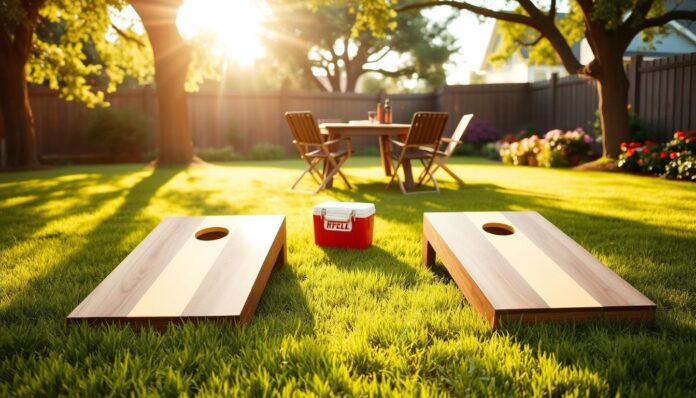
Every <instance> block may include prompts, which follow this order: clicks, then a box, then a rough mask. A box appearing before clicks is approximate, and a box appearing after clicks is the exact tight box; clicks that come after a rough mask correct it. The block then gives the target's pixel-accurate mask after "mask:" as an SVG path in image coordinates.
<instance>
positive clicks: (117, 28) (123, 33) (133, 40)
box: [111, 23, 145, 47]
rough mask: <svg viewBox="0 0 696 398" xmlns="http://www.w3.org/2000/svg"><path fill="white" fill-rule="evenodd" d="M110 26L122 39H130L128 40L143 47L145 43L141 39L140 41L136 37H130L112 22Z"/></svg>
mask: <svg viewBox="0 0 696 398" xmlns="http://www.w3.org/2000/svg"><path fill="white" fill-rule="evenodd" d="M111 27H112V28H113V29H114V30H115V31H116V33H117V34H118V35H119V36H120V37H122V38H123V39H125V40H128V41H130V42H133V43H135V44H137V45H139V46H140V47H145V43H143V42H142V41H140V40H139V39H138V38H136V37H132V36H131V35H129V34H127V33H126V32H124V31H123V30H122V29H120V28H119V27H118V26H116V25H114V24H113V23H112V24H111Z"/></svg>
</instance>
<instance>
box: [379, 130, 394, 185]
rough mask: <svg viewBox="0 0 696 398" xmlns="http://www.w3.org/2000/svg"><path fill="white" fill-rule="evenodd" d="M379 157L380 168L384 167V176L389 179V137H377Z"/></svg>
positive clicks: (390, 171) (390, 173) (390, 172)
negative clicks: (380, 161)
mask: <svg viewBox="0 0 696 398" xmlns="http://www.w3.org/2000/svg"><path fill="white" fill-rule="evenodd" d="M379 157H380V159H381V160H382V167H384V175H386V176H387V177H391V175H392V169H391V162H390V161H389V136H388V135H380V136H379Z"/></svg>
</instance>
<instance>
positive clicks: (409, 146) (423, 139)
mask: <svg viewBox="0 0 696 398" xmlns="http://www.w3.org/2000/svg"><path fill="white" fill-rule="evenodd" d="M446 123H447V113H446V112H416V114H414V115H413V120H412V121H411V128H410V129H409V131H408V135H407V136H406V141H405V142H400V141H397V140H394V139H390V140H389V141H390V143H391V144H393V145H396V146H397V147H398V148H399V150H398V151H396V152H395V151H391V150H390V151H389V152H390V153H389V155H390V156H389V160H390V162H391V164H392V168H393V170H394V171H393V173H392V178H391V179H390V180H389V184H387V189H389V187H390V186H391V184H392V182H394V179H395V178H396V180H397V181H398V183H399V187H400V188H401V192H402V193H404V194H411V193H426V192H440V188H439V187H438V186H437V181H435V179H434V178H432V175H431V174H430V167H431V166H432V165H433V160H434V159H435V156H436V154H437V149H438V147H439V146H440V138H442V131H443V130H444V129H445V124H446ZM390 149H391V148H390ZM414 159H418V160H420V162H421V164H422V165H423V167H424V170H423V173H425V174H427V175H430V177H431V180H432V181H433V186H434V187H435V190H432V191H411V192H408V191H407V190H406V187H405V186H404V182H403V181H401V177H399V168H401V167H402V166H403V164H404V161H409V162H410V161H411V160H414ZM418 185H421V184H420V182H419V184H418Z"/></svg>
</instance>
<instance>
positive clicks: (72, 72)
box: [26, 0, 154, 107]
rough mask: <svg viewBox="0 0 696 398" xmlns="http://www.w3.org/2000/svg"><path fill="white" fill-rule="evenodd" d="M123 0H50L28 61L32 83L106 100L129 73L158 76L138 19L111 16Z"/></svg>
mask: <svg viewBox="0 0 696 398" xmlns="http://www.w3.org/2000/svg"><path fill="white" fill-rule="evenodd" d="M126 5H127V3H126V2H125V1H124V0H99V1H88V0H81V1H68V0H49V1H47V2H46V4H45V5H44V6H43V7H42V8H41V9H40V17H39V23H38V25H37V29H36V32H35V35H34V43H33V47H32V52H31V56H30V58H29V61H28V63H27V66H26V70H27V80H28V81H29V82H30V83H35V84H46V85H48V86H49V87H50V88H51V89H54V90H59V91H60V93H61V96H62V97H63V98H65V99H67V100H78V101H82V102H84V103H85V104H87V106H89V107H93V106H95V105H105V104H106V101H105V99H104V93H105V92H113V91H115V90H116V87H118V85H119V84H121V83H122V82H123V81H124V78H125V77H126V76H131V77H132V78H134V79H135V80H136V81H138V82H139V83H141V84H142V83H145V82H149V81H151V79H152V76H153V73H154V72H153V71H154V68H153V60H152V52H151V50H150V48H149V45H148V44H147V39H146V35H145V34H144V33H138V30H137V29H135V26H136V24H137V22H136V21H127V23H128V24H127V26H124V27H123V28H120V30H121V32H123V34H122V35H121V34H119V33H117V31H116V30H115V29H114V28H113V27H112V26H111V24H112V20H111V18H112V16H114V15H115V14H117V13H118V12H119V11H120V10H122V9H123V8H124V7H125V6H126Z"/></svg>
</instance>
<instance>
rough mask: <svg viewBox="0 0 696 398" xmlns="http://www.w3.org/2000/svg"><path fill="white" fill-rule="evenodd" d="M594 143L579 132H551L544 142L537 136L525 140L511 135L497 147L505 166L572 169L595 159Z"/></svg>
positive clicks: (578, 130) (582, 131)
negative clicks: (592, 158) (593, 157)
mask: <svg viewBox="0 0 696 398" xmlns="http://www.w3.org/2000/svg"><path fill="white" fill-rule="evenodd" d="M593 141H594V139H593V138H592V136H590V135H589V134H587V133H586V132H585V131H584V130H583V129H581V128H577V129H575V130H569V131H566V132H563V131H562V130H559V129H555V130H551V131H549V132H548V133H546V134H545V135H544V137H543V138H540V137H539V136H538V135H536V134H535V135H532V136H531V137H527V138H522V139H517V138H516V137H515V136H513V135H507V136H505V137H503V138H502V139H501V140H499V141H498V142H497V143H496V145H497V147H498V152H499V153H500V158H501V159H502V161H503V163H504V164H511V165H516V166H525V165H526V166H540V167H569V166H571V167H572V166H577V165H578V164H580V163H581V162H583V161H586V160H588V159H589V158H590V157H591V156H592V142H593Z"/></svg>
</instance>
